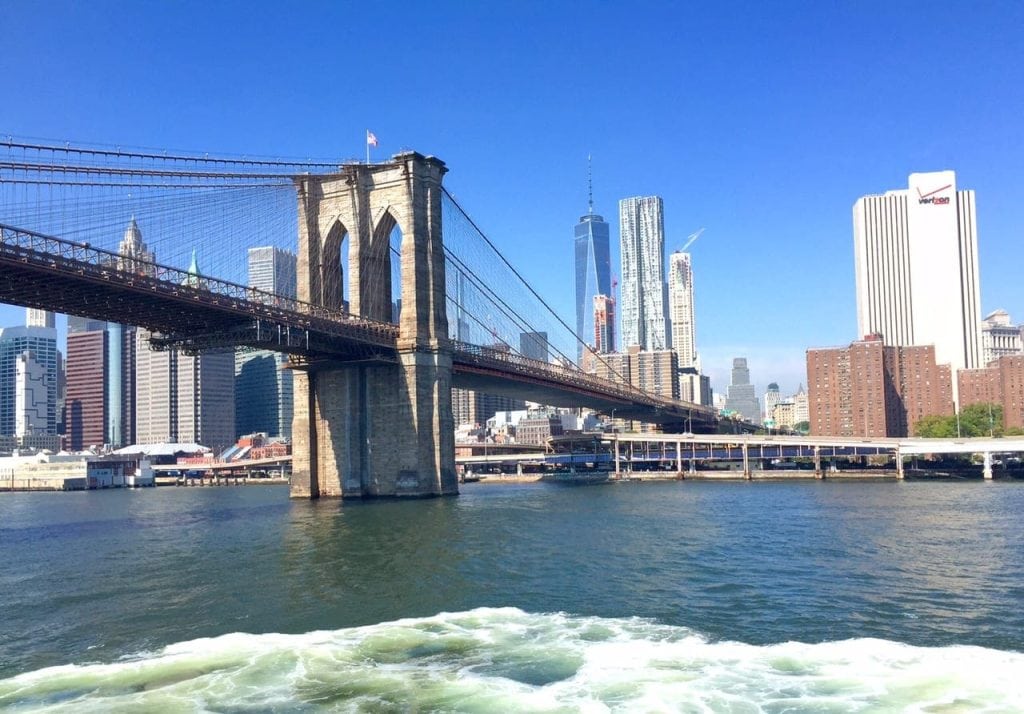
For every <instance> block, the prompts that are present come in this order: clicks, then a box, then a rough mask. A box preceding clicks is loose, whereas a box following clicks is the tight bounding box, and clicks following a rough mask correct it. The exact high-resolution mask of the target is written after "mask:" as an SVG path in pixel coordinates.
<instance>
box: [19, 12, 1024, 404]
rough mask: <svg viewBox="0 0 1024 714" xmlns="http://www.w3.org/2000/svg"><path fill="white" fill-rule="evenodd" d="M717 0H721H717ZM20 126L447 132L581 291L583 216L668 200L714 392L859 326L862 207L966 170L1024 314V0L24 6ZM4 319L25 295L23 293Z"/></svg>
mask: <svg viewBox="0 0 1024 714" xmlns="http://www.w3.org/2000/svg"><path fill="white" fill-rule="evenodd" d="M711 6H714V7H711ZM0 28H2V34H3V38H4V48H3V52H2V53H0V133H3V134H13V135H15V136H21V137H42V138H49V139H61V140H64V139H69V140H80V141H89V142H100V143H112V144H121V145H125V146H147V147H161V148H168V149H197V150H203V151H211V152H226V153H239V154H241V153H248V154H254V153H258V154H265V155H268V154H269V155H282V156H301V157H306V156H313V157H343V158H345V157H358V156H360V155H361V154H362V151H363V136H364V134H363V132H364V130H365V128H367V127H369V128H371V129H372V130H373V131H374V132H375V133H376V135H377V137H378V138H379V139H380V142H381V147H380V150H379V151H378V152H377V154H376V155H377V156H379V157H382V158H383V157H385V156H387V155H389V154H390V153H392V152H394V151H397V150H398V149H400V148H403V147H408V148H414V149H416V150H418V151H421V152H423V153H430V154H435V155H437V156H439V157H441V158H443V159H444V160H445V161H446V162H447V163H448V165H449V167H450V169H451V172H450V173H449V175H448V177H447V179H446V183H447V185H448V187H449V189H450V190H451V191H452V192H453V193H454V194H455V195H456V196H458V197H459V199H460V201H461V202H462V203H463V205H464V206H465V207H466V208H467V210H469V212H470V213H471V215H472V216H473V217H474V218H475V219H476V221H477V222H478V223H479V224H480V225H481V226H482V227H483V228H484V230H485V231H486V232H487V233H488V234H489V235H490V236H491V237H492V239H493V240H495V242H497V243H498V244H499V246H500V247H501V248H502V249H503V250H504V251H505V252H506V254H507V255H508V256H509V258H510V259H511V260H512V262H513V263H514V264H516V265H517V266H519V267H520V268H521V269H522V271H523V272H524V273H525V274H526V275H527V276H528V277H529V278H531V279H532V281H533V282H534V284H535V285H537V286H538V287H539V288H542V292H544V293H545V294H548V295H550V296H551V297H552V300H553V302H554V303H555V305H556V306H558V307H560V308H561V311H562V312H563V314H565V315H571V314H572V280H571V277H570V276H571V271H572V265H571V263H572V227H573V224H574V223H575V222H576V220H577V219H578V217H579V215H581V214H582V213H584V212H585V211H586V201H587V196H586V156H587V154H588V153H592V154H593V157H594V193H595V204H596V210H597V211H598V212H600V213H603V214H604V215H605V216H606V217H607V218H608V219H609V220H610V221H611V222H612V231H613V234H612V235H613V244H614V248H613V256H614V257H613V263H614V264H615V265H614V266H613V270H615V271H616V272H617V270H618V268H617V240H615V237H616V236H617V212H618V211H617V201H618V199H620V198H622V197H625V196H632V195H639V194H658V195H661V196H662V197H663V198H664V200H665V223H666V232H667V241H666V243H667V249H668V250H669V251H671V250H672V249H673V248H674V247H677V246H679V245H680V244H681V243H682V241H683V240H684V239H685V237H686V235H687V234H689V233H691V232H693V231H694V230H696V229H697V228H700V227H705V228H706V229H707V230H706V232H705V234H704V236H703V237H702V238H701V239H700V240H699V241H698V242H697V243H696V244H695V245H694V246H693V248H692V252H693V254H694V265H695V280H696V286H697V297H696V300H697V320H698V324H697V329H698V335H697V338H698V347H699V349H700V351H701V352H702V354H703V357H704V363H705V367H706V368H707V371H709V372H710V373H711V374H712V376H713V381H714V387H715V389H716V390H724V388H725V386H726V384H727V381H728V380H727V376H726V375H727V370H728V367H729V360H730V359H731V357H733V356H747V357H748V358H749V359H750V364H751V370H752V378H753V380H754V382H755V383H756V384H757V385H758V391H763V389H764V387H765V385H766V384H767V383H768V382H770V381H778V382H780V384H781V386H782V388H783V391H784V392H788V391H792V390H793V389H795V387H796V384H797V382H799V381H803V351H804V349H805V348H807V347H810V346H822V345H836V344H844V343H848V342H849V341H850V340H852V339H855V338H856V337H857V335H856V314H855V305H854V286H853V259H852V256H853V248H852V228H851V207H852V204H853V202H854V201H855V200H856V199H857V198H858V197H859V196H861V195H864V194H867V193H876V192H882V191H885V190H887V189H896V188H905V187H906V179H907V175H908V174H909V173H911V172H912V171H930V170H940V169H954V170H956V171H957V179H958V184H959V187H960V188H973V189H975V190H976V191H977V205H978V230H979V252H980V264H981V279H982V309H983V311H984V312H988V311H990V310H993V309H995V308H998V307H1003V308H1005V309H1007V310H1009V311H1010V313H1011V316H1013V317H1014V318H1015V319H1016V320H1018V321H1021V320H1024V289H1022V288H1021V283H1020V273H1021V266H1022V265H1024V171H1022V169H1024V150H1022V148H1021V147H1022V138H1021V132H1022V129H1024V123H1022V118H1024V3H1020V2H1005V3H993V2H979V3H968V4H963V3H926V4H921V3H911V2H895V3H894V2H849V3H820V2H805V3H761V2H749V3H731V4H726V3H691V4H689V6H685V5H682V4H679V3H637V2H629V3H626V2H620V3H597V2H587V3H578V2H509V3H497V2H479V3H469V2H430V3H423V2H391V3H339V2H331V3H326V2H324V3H313V2H309V3H259V2H237V3H219V2H218V3H207V2H173V3H172V2H165V3H153V2H147V3H105V2H88V3H83V2H76V3H67V2H47V3H15V2H6V3H3V4H0ZM0 318H2V319H0V324H20V321H21V319H22V314H21V311H20V310H13V309H7V308H0Z"/></svg>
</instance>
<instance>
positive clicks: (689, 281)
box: [668, 252, 697, 369]
mask: <svg viewBox="0 0 1024 714" xmlns="http://www.w3.org/2000/svg"><path fill="white" fill-rule="evenodd" d="M668 305H669V316H670V318H671V320H670V321H671V324H672V348H673V349H674V350H675V351H676V354H678V355H679V368H680V369H685V368H687V367H694V366H696V364H697V328H696V323H695V320H694V315H693V267H692V264H691V262H690V254H689V253H680V252H676V253H673V254H672V255H671V256H669V260H668Z"/></svg>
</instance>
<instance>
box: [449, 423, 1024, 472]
mask: <svg viewBox="0 0 1024 714" xmlns="http://www.w3.org/2000/svg"><path fill="white" fill-rule="evenodd" d="M460 447H462V448H461V449H460V451H461V453H460V455H459V456H457V457H456V464H457V467H458V468H459V469H460V471H461V472H463V473H467V472H469V473H488V472H489V473H504V474H509V475H511V474H517V475H519V476H522V475H523V474H524V473H529V472H534V473H538V472H551V471H572V472H576V471H579V472H587V471H601V470H603V471H607V472H609V473H611V474H612V475H613V478H619V479H631V480H651V479H665V478H677V479H748V480H753V479H812V478H817V479H825V478H875V479H896V480H901V479H903V478H905V477H906V475H907V473H908V471H910V472H911V473H914V474H918V473H928V471H927V470H925V469H921V468H919V467H920V466H922V465H924V463H925V462H924V459H928V458H932V459H934V458H935V457H940V458H941V457H945V456H961V455H976V456H977V458H978V459H980V461H981V466H982V468H981V475H982V477H983V478H985V479H992V478H993V477H994V476H995V475H996V473H997V466H1000V465H1002V466H1003V467H1004V471H1006V472H1007V473H1009V472H1011V471H1012V469H1008V468H1006V467H1007V465H1010V464H1018V465H1019V464H1020V461H1021V460H1022V458H1024V437H1009V438H973V439H920V438H907V439H894V438H849V437H808V436H789V435H764V434H760V435H758V434H732V435H728V434H727V435H720V434H696V435H694V434H633V433H629V434H623V433H611V434H608V433H605V434H576V435H571V436H564V437H557V438H554V439H551V440H550V441H549V442H548V443H547V444H546V445H545V446H544V447H540V446H538V447H535V448H534V449H533V450H530V451H511V450H506V449H496V448H494V445H488V444H476V445H472V447H470V445H465V444H460ZM1017 470H1018V471H1019V470H1021V469H1017ZM932 473H933V474H937V473H939V472H937V471H935V470H932ZM1020 475H1022V476H1024V472H1022V473H1021V474H1020Z"/></svg>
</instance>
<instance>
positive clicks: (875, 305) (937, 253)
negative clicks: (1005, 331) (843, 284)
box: [853, 171, 981, 390]
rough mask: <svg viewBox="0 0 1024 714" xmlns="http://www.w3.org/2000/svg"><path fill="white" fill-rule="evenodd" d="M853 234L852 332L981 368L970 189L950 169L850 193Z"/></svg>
mask: <svg viewBox="0 0 1024 714" xmlns="http://www.w3.org/2000/svg"><path fill="white" fill-rule="evenodd" d="M853 234H854V238H853V240H854V253H855V265H856V281H857V324H858V333H859V336H861V337H863V336H865V335H870V334H879V335H881V337H882V340H883V341H884V342H885V344H888V345H935V360H936V362H938V363H939V364H949V365H950V366H951V367H952V369H953V370H954V373H955V371H956V370H960V369H973V368H976V367H980V366H981V330H980V328H979V323H980V320H981V315H980V296H979V293H980V288H979V284H978V242H977V226H976V218H975V207H974V191H958V190H957V188H956V174H955V173H954V172H953V171H936V172H932V173H915V174H911V175H910V178H909V188H908V189H907V190H906V191H903V190H900V191H889V192H887V193H885V194H884V195H881V196H864V197H863V198H860V199H858V200H857V202H856V203H855V204H854V207H853ZM953 385H954V390H955V388H956V378H955V376H954V379H953Z"/></svg>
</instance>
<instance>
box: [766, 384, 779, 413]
mask: <svg viewBox="0 0 1024 714" xmlns="http://www.w3.org/2000/svg"><path fill="white" fill-rule="evenodd" d="M781 401H782V395H781V394H780V393H779V385H778V384H776V383H775V382H772V383H771V384H769V385H768V391H766V392H765V393H764V421H766V422H767V421H771V420H775V405H777V404H779V403H780V402H781Z"/></svg>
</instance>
